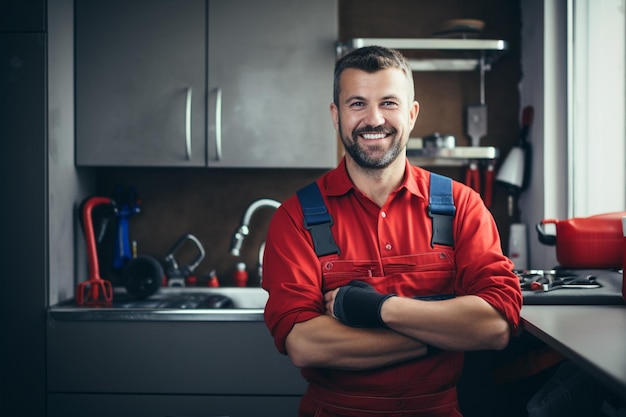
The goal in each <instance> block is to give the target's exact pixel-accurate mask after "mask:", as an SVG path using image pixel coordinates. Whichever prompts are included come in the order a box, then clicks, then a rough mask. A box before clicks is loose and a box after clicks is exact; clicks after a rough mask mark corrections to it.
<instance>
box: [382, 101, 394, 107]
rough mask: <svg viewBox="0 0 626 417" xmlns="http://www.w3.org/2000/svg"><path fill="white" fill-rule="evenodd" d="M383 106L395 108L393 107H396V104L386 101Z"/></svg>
mask: <svg viewBox="0 0 626 417" xmlns="http://www.w3.org/2000/svg"><path fill="white" fill-rule="evenodd" d="M383 106H385V107H393V106H396V102H395V101H384V102H383Z"/></svg>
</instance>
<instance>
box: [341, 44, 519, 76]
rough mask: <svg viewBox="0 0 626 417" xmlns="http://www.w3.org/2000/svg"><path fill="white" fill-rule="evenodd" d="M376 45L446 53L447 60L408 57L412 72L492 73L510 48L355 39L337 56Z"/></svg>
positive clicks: (489, 45) (498, 45) (429, 57)
mask: <svg viewBox="0 0 626 417" xmlns="http://www.w3.org/2000/svg"><path fill="white" fill-rule="evenodd" d="M373 45H378V46H384V47H387V48H392V49H399V50H411V51H421V52H428V51H430V52H432V53H433V54H434V53H438V54H441V53H445V54H447V55H446V57H445V58H442V57H441V56H428V57H424V58H421V57H420V58H417V59H412V58H409V64H410V65H411V69H412V70H413V71H475V70H477V69H482V70H489V69H490V65H491V63H493V62H494V61H496V60H497V59H498V58H499V57H500V56H501V55H502V54H503V53H504V52H505V51H506V50H507V49H508V44H507V42H506V41H503V40H499V39H446V38H443V39H440V38H354V39H350V40H348V41H347V42H343V43H342V42H338V43H337V45H336V46H337V56H338V57H341V56H343V55H344V54H346V53H347V52H349V51H351V50H353V49H357V48H361V47H363V46H373ZM448 55H449V56H450V57H448Z"/></svg>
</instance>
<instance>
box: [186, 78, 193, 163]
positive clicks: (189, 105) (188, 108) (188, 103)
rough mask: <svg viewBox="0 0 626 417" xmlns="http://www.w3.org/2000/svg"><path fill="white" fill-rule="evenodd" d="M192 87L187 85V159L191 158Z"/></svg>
mask: <svg viewBox="0 0 626 417" xmlns="http://www.w3.org/2000/svg"><path fill="white" fill-rule="evenodd" d="M191 94H192V90H191V87H187V100H186V103H185V150H186V152H187V160H188V161H190V160H191Z"/></svg>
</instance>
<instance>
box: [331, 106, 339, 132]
mask: <svg viewBox="0 0 626 417" xmlns="http://www.w3.org/2000/svg"><path fill="white" fill-rule="evenodd" d="M330 117H332V119H333V126H335V131H337V132H339V109H338V108H337V105H336V104H335V103H330Z"/></svg>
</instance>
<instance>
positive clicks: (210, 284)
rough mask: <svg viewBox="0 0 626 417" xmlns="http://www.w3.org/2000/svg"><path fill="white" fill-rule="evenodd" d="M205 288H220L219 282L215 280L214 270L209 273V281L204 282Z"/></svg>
mask: <svg viewBox="0 0 626 417" xmlns="http://www.w3.org/2000/svg"><path fill="white" fill-rule="evenodd" d="M206 286H207V287H212V288H217V287H219V286H220V282H219V280H218V279H217V273H216V272H215V270H212V271H211V272H210V273H209V279H208V280H207V282H206Z"/></svg>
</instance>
